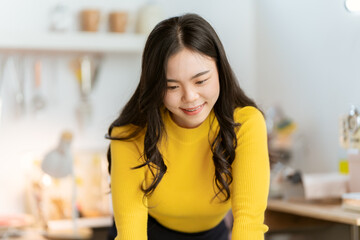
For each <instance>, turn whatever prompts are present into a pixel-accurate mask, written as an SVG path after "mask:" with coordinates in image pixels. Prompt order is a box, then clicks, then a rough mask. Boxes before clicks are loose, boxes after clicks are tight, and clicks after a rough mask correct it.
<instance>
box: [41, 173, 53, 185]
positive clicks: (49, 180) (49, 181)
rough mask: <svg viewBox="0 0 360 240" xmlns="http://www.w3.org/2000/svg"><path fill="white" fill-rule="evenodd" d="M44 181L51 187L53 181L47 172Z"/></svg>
mask: <svg viewBox="0 0 360 240" xmlns="http://www.w3.org/2000/svg"><path fill="white" fill-rule="evenodd" d="M42 183H43V184H44V185H45V186H46V187H49V186H50V185H51V183H52V180H51V177H50V176H49V175H47V174H44V176H43V177H42Z"/></svg>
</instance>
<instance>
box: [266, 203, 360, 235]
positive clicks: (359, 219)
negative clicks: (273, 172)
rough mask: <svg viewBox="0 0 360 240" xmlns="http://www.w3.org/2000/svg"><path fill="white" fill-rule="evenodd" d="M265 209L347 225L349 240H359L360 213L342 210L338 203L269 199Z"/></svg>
mask: <svg viewBox="0 0 360 240" xmlns="http://www.w3.org/2000/svg"><path fill="white" fill-rule="evenodd" d="M267 209H268V210H270V211H273V212H280V213H288V214H293V215H297V216H303V217H308V218H313V219H318V220H325V221H330V222H336V223H343V224H348V225H350V226H351V239H352V240H359V226H360V212H353V211H348V210H344V209H342V207H341V203H340V202H332V203H330V202H328V203H325V202H321V203H320V202H308V201H302V200H291V201H286V200H281V199H269V200H268V208H267Z"/></svg>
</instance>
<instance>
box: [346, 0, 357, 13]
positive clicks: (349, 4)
mask: <svg viewBox="0 0 360 240" xmlns="http://www.w3.org/2000/svg"><path fill="white" fill-rule="evenodd" d="M345 7H346V9H347V10H348V11H349V12H360V0H346V1H345Z"/></svg>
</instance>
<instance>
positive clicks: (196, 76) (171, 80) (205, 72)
mask: <svg viewBox="0 0 360 240" xmlns="http://www.w3.org/2000/svg"><path fill="white" fill-rule="evenodd" d="M208 72H210V70H206V71H203V72H199V73H197V74H195V75H194V76H192V77H191V79H194V78H198V77H200V76H202V75H204V74H207V73H208ZM166 81H168V82H179V81H178V80H174V79H166Z"/></svg>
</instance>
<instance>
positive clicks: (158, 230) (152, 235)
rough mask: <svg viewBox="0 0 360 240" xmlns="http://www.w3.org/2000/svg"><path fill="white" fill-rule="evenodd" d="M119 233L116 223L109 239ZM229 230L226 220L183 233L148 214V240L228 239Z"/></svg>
mask: <svg viewBox="0 0 360 240" xmlns="http://www.w3.org/2000/svg"><path fill="white" fill-rule="evenodd" d="M116 235H117V231H116V226H115V223H114V224H113V226H112V228H111V229H110V231H109V235H108V240H113V239H114V238H115V237H116ZM228 236H229V230H228V228H227V227H226V225H225V221H224V220H223V221H221V222H220V223H219V224H218V225H217V226H216V227H214V228H212V229H210V230H207V231H203V232H197V233H183V232H178V231H174V230H171V229H168V228H166V227H164V226H162V225H161V224H160V223H158V222H157V221H156V220H155V219H154V218H153V217H151V216H150V215H149V216H148V240H170V239H171V240H228Z"/></svg>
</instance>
